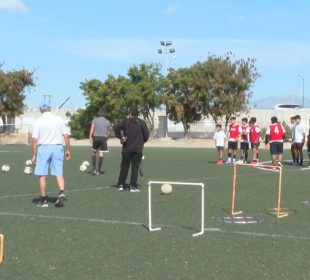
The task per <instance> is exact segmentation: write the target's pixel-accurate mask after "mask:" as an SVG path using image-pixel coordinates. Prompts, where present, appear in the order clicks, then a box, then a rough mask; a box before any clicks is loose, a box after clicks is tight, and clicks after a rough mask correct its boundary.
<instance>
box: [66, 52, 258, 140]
mask: <svg viewBox="0 0 310 280" xmlns="http://www.w3.org/2000/svg"><path fill="white" fill-rule="evenodd" d="M160 71H161V67H160V65H158V64H145V63H143V64H140V65H134V66H132V67H130V68H129V70H128V72H127V76H126V77H125V76H117V77H114V76H112V75H109V76H108V77H107V79H106V80H105V81H100V80H95V79H94V80H89V81H85V82H83V83H81V86H80V88H81V89H82V91H83V95H84V96H85V98H86V101H87V104H86V109H80V110H78V112H77V113H76V114H73V115H72V116H71V121H70V127H71V133H72V136H73V137H74V138H84V137H86V136H87V135H88V131H89V127H90V123H91V120H92V118H93V117H94V116H95V115H96V113H97V111H98V109H99V108H100V107H104V108H105V109H106V111H107V113H108V118H109V119H110V120H111V122H112V123H115V122H118V121H119V120H120V119H122V118H123V117H124V116H125V115H126V114H127V112H128V108H130V107H131V106H133V105H134V106H136V107H137V108H138V109H139V110H140V113H141V115H142V116H143V118H144V119H145V121H146V122H147V124H148V127H149V130H150V131H151V132H152V131H153V130H154V114H155V110H156V109H158V108H163V107H164V108H166V113H167V116H168V117H169V119H170V120H171V121H173V122H175V123H182V124H183V127H184V131H185V134H187V133H188V131H189V129H190V125H191V124H193V123H195V122H197V121H199V120H201V119H203V118H204V117H212V119H213V120H214V121H215V122H217V121H219V120H220V119H221V120H222V119H225V121H226V124H227V122H228V120H229V118H230V117H231V116H232V115H234V114H235V113H236V112H243V111H246V110H247V105H248V101H249V98H250V97H251V94H252V93H251V87H252V86H253V84H254V82H255V80H256V79H257V78H258V77H259V74H258V73H257V70H256V67H255V60H254V59H249V58H248V59H239V60H234V59H233V55H232V54H231V53H227V54H225V55H224V56H215V55H213V56H209V57H208V58H207V60H206V61H204V62H197V63H195V64H194V65H192V66H190V67H186V68H179V69H169V73H168V75H167V77H164V76H163V75H162V74H161V72H160Z"/></svg>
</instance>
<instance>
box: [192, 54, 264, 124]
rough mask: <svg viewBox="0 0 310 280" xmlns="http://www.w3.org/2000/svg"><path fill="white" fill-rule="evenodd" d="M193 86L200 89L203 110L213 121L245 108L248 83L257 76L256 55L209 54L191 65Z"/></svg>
mask: <svg viewBox="0 0 310 280" xmlns="http://www.w3.org/2000/svg"><path fill="white" fill-rule="evenodd" d="M193 68H194V69H195V70H194V71H195V73H196V82H197V83H196V88H197V90H199V91H201V93H202V94H201V96H202V99H201V100H200V101H201V102H202V104H203V113H204V115H206V116H211V117H212V118H213V120H214V121H215V122H217V121H218V120H219V119H221V118H225V122H226V125H227V123H228V120H229V118H230V117H231V116H232V115H233V114H235V113H239V112H243V111H246V110H247V106H248V102H249V99H250V97H251V95H252V92H251V87H252V86H253V84H254V82H255V81H256V79H257V78H258V77H259V74H258V73H257V70H256V67H255V59H250V58H247V59H239V60H236V61H233V60H232V54H231V53H227V54H226V55H224V56H223V57H221V56H209V57H208V59H207V60H206V61H205V62H203V63H200V62H198V63H196V64H195V65H193Z"/></svg>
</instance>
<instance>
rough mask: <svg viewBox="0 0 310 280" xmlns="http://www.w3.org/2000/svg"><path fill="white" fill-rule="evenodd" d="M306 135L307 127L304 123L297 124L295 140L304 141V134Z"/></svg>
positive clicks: (297, 141) (296, 141)
mask: <svg viewBox="0 0 310 280" xmlns="http://www.w3.org/2000/svg"><path fill="white" fill-rule="evenodd" d="M305 135H306V128H305V126H304V125H303V124H301V123H300V124H295V127H294V142H295V143H302V141H303V140H304V136H305Z"/></svg>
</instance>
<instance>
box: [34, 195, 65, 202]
mask: <svg viewBox="0 0 310 280" xmlns="http://www.w3.org/2000/svg"><path fill="white" fill-rule="evenodd" d="M57 199H58V197H49V196H47V197H46V200H47V202H50V203H55V202H56V201H57ZM64 201H68V199H67V198H65V199H64ZM39 202H40V198H39V197H36V198H33V199H32V203H33V204H38V203H39Z"/></svg>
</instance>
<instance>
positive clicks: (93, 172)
mask: <svg viewBox="0 0 310 280" xmlns="http://www.w3.org/2000/svg"><path fill="white" fill-rule="evenodd" d="M91 175H99V172H98V171H97V170H95V169H94V170H93V171H92V172H91Z"/></svg>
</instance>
